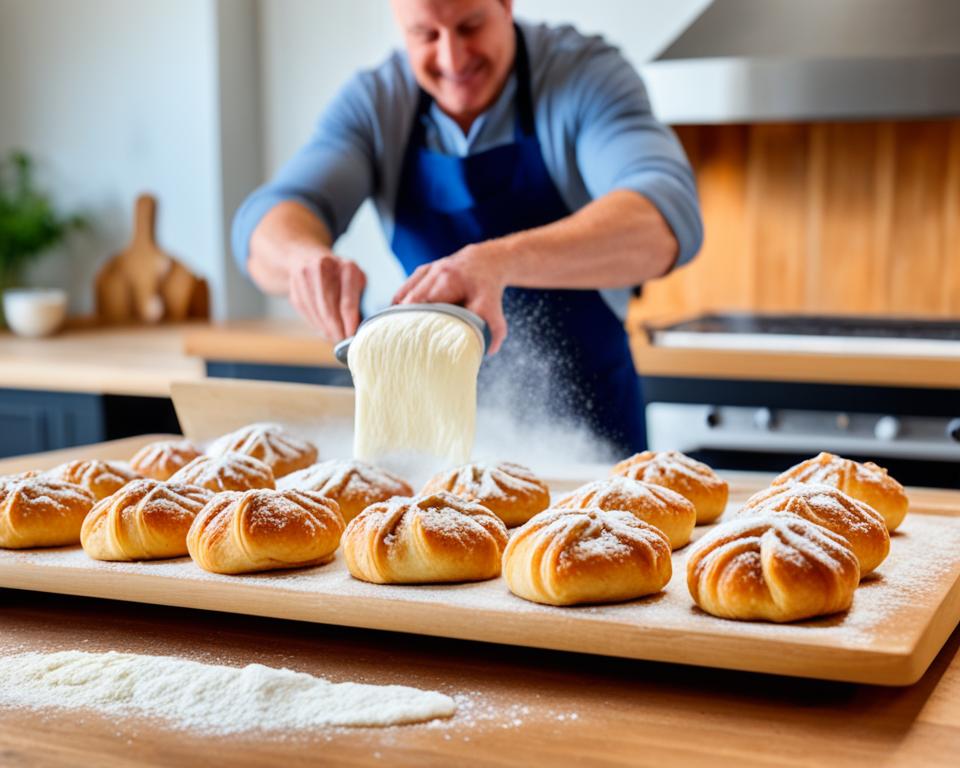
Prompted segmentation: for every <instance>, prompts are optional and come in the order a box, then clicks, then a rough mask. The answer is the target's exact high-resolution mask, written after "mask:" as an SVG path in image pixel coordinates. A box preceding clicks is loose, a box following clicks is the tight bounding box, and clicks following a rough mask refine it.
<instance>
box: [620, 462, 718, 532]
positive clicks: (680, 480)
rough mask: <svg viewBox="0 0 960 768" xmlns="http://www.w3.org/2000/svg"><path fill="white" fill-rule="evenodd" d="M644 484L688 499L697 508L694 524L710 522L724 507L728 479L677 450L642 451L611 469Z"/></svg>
mask: <svg viewBox="0 0 960 768" xmlns="http://www.w3.org/2000/svg"><path fill="white" fill-rule="evenodd" d="M610 474H611V475H622V476H623V477H630V478H633V479H634V480H642V481H643V482H645V483H653V484H654V485H662V486H663V487H664V488H669V489H670V490H671V491H676V492H677V493H679V494H680V495H681V496H683V497H684V498H685V499H688V500H689V501H690V502H691V503H692V504H693V506H694V507H696V510H697V524H698V525H703V524H704V523H712V522H713V521H714V520H716V519H717V518H718V517H720V515H722V514H723V510H724V509H726V506H727V496H728V495H729V492H730V489H729V487H728V486H727V481H726V480H724V479H723V478H721V477H720V476H719V475H718V474H717V473H716V472H714V471H713V470H712V469H710V467H708V466H707V465H706V464H703V463H702V462H699V461H696V460H694V459H691V458H690V457H689V456H686V455H684V454H682V453H680V452H679V451H644V452H643V453H637V454H634V455H633V456H631V457H630V458H629V459H624V460H623V461H621V462H620V463H619V464H617V465H615V466H614V467H613V469H612V470H611V471H610Z"/></svg>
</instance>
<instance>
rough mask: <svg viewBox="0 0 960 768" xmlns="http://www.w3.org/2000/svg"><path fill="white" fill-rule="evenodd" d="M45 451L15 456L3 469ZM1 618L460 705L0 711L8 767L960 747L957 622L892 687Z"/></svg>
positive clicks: (845, 761) (116, 449)
mask: <svg viewBox="0 0 960 768" xmlns="http://www.w3.org/2000/svg"><path fill="white" fill-rule="evenodd" d="M141 440H142V438H127V439H124V440H118V441H114V442H112V443H109V444H105V446H104V448H103V452H102V455H103V457H104V458H113V457H122V456H126V455H129V453H130V452H131V450H132V448H133V446H134V444H135V443H136V442H138V441H141ZM77 450H78V449H67V450H65V451H61V452H58V454H56V455H53V454H51V455H48V456H47V457H46V458H48V459H53V458H56V459H57V460H59V459H61V458H63V459H66V458H69V454H70V453H71V452H74V451H77ZM33 461H34V460H33V459H31V457H19V458H16V459H8V460H4V461H3V462H0V474H3V473H7V472H12V471H18V470H19V469H22V468H24V467H26V466H28V465H29V466H32V465H33ZM741 474H743V477H742V478H741V479H749V478H748V476H747V475H746V474H745V473H741ZM758 477H759V476H758ZM910 495H911V500H912V502H913V507H914V508H920V507H931V508H933V507H946V506H949V507H951V508H957V507H958V506H960V492H958V491H953V490H945V489H910ZM0 615H2V616H3V632H2V633H0V654H8V653H17V652H23V651H27V650H30V651H44V652H50V651H63V650H85V651H94V652H102V651H108V650H117V651H121V652H131V653H145V654H166V655H176V656H181V657H185V658H189V659H194V660H197V661H204V662H208V663H220V664H228V665H232V666H241V665H245V664H250V663H261V664H266V665H270V666H273V667H288V668H291V669H294V670H297V671H303V672H309V673H311V674H314V675H318V676H321V677H324V678H327V679H330V680H333V681H335V682H344V681H354V682H363V683H374V684H398V685H412V686H416V687H420V688H424V689H430V690H439V691H442V692H444V693H447V694H448V695H452V696H455V697H458V699H459V701H460V709H459V712H458V714H457V715H456V716H455V717H454V718H453V719H452V720H450V721H442V722H435V723H432V724H422V725H413V726H402V727H394V728H387V729H374V728H356V729H343V728H319V729H317V730H315V731H313V732H311V733H306V734H296V735H294V734H285V735H277V736H262V735H261V736H254V735H251V734H246V735H239V736H231V737H222V736H203V735H199V734H196V733H191V732H179V731H173V730H169V729H165V728H164V727H163V726H162V724H160V723H157V722H155V721H148V720H144V719H133V720H115V719H105V718H102V717H100V716H98V715H96V714H93V713H83V714H82V715H78V714H77V713H71V712H63V713H59V712H43V713H42V714H37V713H31V712H26V711H19V710H7V709H3V708H2V707H0V764H3V765H7V764H10V765H40V766H73V765H80V764H83V765H110V766H142V765H163V766H208V765H210V766H212V765H234V766H238V767H241V768H242V767H244V766H251V767H252V766H260V765H290V766H301V765H302V766H307V765H316V764H318V763H322V764H331V765H352V766H376V765H390V766H394V765H397V766H404V765H418V766H432V765H436V766H450V765H465V764H470V765H498V766H512V765H518V766H529V765H542V764H550V765H570V764H578V765H638V764H642V765H710V766H726V765H730V766H737V767H738V768H740V767H742V766H760V765H782V766H805V765H816V766H820V765H830V766H861V765H865V764H878V765H881V764H882V765H894V766H896V765H902V766H911V767H912V766H916V765H923V766H938V765H943V766H952V765H954V764H955V761H956V754H957V753H958V750H960V629H958V630H956V631H955V632H954V633H953V635H952V636H951V637H950V639H949V640H948V641H947V643H946V645H945V646H944V648H943V649H942V650H941V652H940V653H939V655H938V656H937V658H936V659H935V661H934V662H933V664H932V665H931V667H930V668H929V670H928V671H927V673H926V674H925V675H924V676H923V678H921V680H920V681H919V682H918V683H916V684H915V685H913V686H910V687H906V688H886V687H875V686H866V685H854V684H847V683H832V682H824V681H815V680H805V679H798V678H787V677H779V676H772V675H758V674H751V673H742V672H729V671H722V670H714V669H708V668H695V667H687V666H682V665H674V664H660V663H653V662H634V661H629V660H623V659H614V658H605V657H598V656H587V655H582V654H575V653H561V652H554V651H543V650H535V649H526V648H518V647H508V646H500V645H491V644H484V643H476V642H467V641H456V640H444V639H439V638H432V637H421V636H412V635H403V634H396V633H388V632H377V631H368V630H357V629H349V628H343V627H333V626H326V625H317V624H308V623H300V622H294V621H280V620H273V619H262V618H257V617H251V616H242V615H232V614H224V613H214V612H205V611H191V610H186V609H175V608H167V607H163V606H157V605H139V604H131V603H122V602H111V601H105V600H93V599H88V598H76V597H64V596H58V595H47V594H42V593H33V592H22V591H18V590H9V589H8V590H3V589H0Z"/></svg>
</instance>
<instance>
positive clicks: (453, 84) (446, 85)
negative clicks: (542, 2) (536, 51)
mask: <svg viewBox="0 0 960 768" xmlns="http://www.w3.org/2000/svg"><path fill="white" fill-rule="evenodd" d="M392 4H393V11H394V15H395V16H396V19H397V23H398V24H399V25H400V29H401V31H402V32H403V36H404V40H405V42H406V46H407V53H408V54H409V56H410V64H411V66H412V67H413V72H414V75H415V76H416V78H417V82H418V83H419V84H420V87H421V88H423V89H424V90H425V91H426V92H427V93H429V94H430V95H431V96H432V97H433V99H434V101H436V102H437V104H438V105H439V106H440V108H441V109H442V110H443V111H444V112H446V113H447V114H448V115H450V116H451V117H452V118H454V120H456V121H457V122H458V123H459V124H460V126H461V127H462V128H464V130H466V128H467V127H469V125H470V124H471V123H472V122H473V120H474V118H476V117H477V115H479V114H480V113H481V112H483V111H484V110H485V109H486V108H487V107H489V106H490V105H491V104H492V103H493V102H494V100H496V98H497V96H498V95H499V93H500V89H501V88H502V87H503V83H504V81H505V80H506V79H507V75H508V74H509V72H510V67H511V66H512V64H513V56H514V52H515V48H516V43H515V40H514V33H513V0H392Z"/></svg>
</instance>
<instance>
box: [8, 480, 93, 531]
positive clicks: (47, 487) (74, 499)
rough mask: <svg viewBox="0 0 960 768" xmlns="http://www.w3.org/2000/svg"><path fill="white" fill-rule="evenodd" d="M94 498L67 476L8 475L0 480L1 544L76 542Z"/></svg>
mask: <svg viewBox="0 0 960 768" xmlns="http://www.w3.org/2000/svg"><path fill="white" fill-rule="evenodd" d="M25 474H26V473H25ZM95 502H96V499H95V498H94V497H93V494H92V493H90V491H88V490H87V489H86V488H81V487H80V486H79V485H76V484H74V483H68V482H66V481H64V480H58V479H56V478H52V477H46V476H44V475H36V476H31V477H17V476H13V477H7V478H5V479H3V480H2V481H0V547H2V548H4V549H26V548H28V547H59V546H63V545H64V544H76V543H77V542H78V541H80V526H81V525H83V518H84V517H85V516H86V514H87V512H89V511H90V508H91V507H92V506H93V505H94V503H95Z"/></svg>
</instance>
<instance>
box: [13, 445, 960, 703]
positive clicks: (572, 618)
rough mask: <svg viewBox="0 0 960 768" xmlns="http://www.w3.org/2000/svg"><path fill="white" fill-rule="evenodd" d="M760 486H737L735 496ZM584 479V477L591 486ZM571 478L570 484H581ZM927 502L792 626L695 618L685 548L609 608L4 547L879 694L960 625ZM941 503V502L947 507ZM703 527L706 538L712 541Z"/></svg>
mask: <svg viewBox="0 0 960 768" xmlns="http://www.w3.org/2000/svg"><path fill="white" fill-rule="evenodd" d="M155 437H156V436H144V437H141V438H134V439H128V440H124V441H115V442H113V443H104V444H101V445H93V446H88V447H85V448H77V449H71V450H70V451H59V452H56V453H53V454H39V455H36V456H33V457H23V458H22V459H18V460H8V461H6V462H0V474H5V473H8V472H11V471H19V470H20V469H24V468H29V467H33V468H37V469H44V468H47V467H50V466H53V465H54V464H56V463H57V462H59V461H63V460H65V459H66V458H80V457H88V458H93V457H103V458H105V457H121V456H123V455H124V454H128V455H129V454H130V453H132V452H134V451H135V450H136V449H137V447H139V445H142V444H143V443H145V442H147V441H149V440H151V439H154V438H155ZM764 477H765V476H758V475H747V474H738V475H736V476H734V480H735V483H734V487H735V488H736V493H735V499H734V503H735V502H736V501H739V500H741V499H742V497H743V494H745V493H748V492H749V491H750V490H752V489H755V488H757V487H760V485H762V484H763V482H764ZM586 479H589V478H577V479H576V480H577V481H578V482H579V481H582V480H586ZM572 481H573V478H570V479H569V481H568V483H564V485H568V484H569V482H572ZM913 495H914V496H916V497H917V498H918V499H919V500H920V503H919V504H918V505H916V508H914V509H913V510H912V511H911V514H909V515H908V516H907V519H906V521H905V523H904V524H903V526H902V527H901V530H900V531H898V532H897V533H896V534H895V535H894V536H893V540H892V547H891V552H890V556H889V558H888V559H887V560H886V561H885V562H884V563H883V565H882V566H881V567H880V569H879V571H878V573H877V574H876V575H875V576H873V577H871V578H870V579H869V580H866V581H865V582H864V583H863V584H862V585H861V586H860V588H859V590H858V591H857V595H856V598H855V600H854V604H853V607H852V608H851V610H850V611H849V612H847V613H846V614H840V615H837V616H831V617H826V618H823V619H820V620H816V621H809V622H802V623H796V624H789V625H775V624H767V623H759V622H757V623H747V622H734V621H726V620H723V619H717V618H714V617H712V616H709V615H707V614H705V613H703V612H702V611H700V610H699V609H697V608H696V607H695V606H694V605H693V603H692V601H691V599H690V597H689V594H688V592H687V589H686V584H685V579H684V574H685V568H684V565H685V559H686V554H685V550H684V549H681V550H680V551H678V552H676V553H674V560H673V567H674V576H673V579H672V581H671V582H670V583H669V585H668V586H667V588H666V589H665V590H664V591H663V592H662V593H660V594H658V595H654V596H652V597H648V598H645V599H642V600H636V601H632V602H629V603H623V604H618V605H607V606H582V607H577V608H553V607H548V606H541V605H536V604H534V603H529V602H527V601H525V600H521V599H520V598H518V597H515V596H514V595H512V594H510V592H509V591H508V590H507V587H506V584H505V583H504V582H503V581H502V580H501V579H495V580H492V581H486V582H480V583H475V584H462V585H428V586H383V585H375V584H367V583H364V582H360V581H357V580H355V579H353V578H352V577H351V576H350V575H349V573H348V572H347V569H346V567H345V565H344V562H343V559H342V557H338V558H337V559H336V560H335V561H334V562H333V563H331V564H329V565H326V566H321V567H317V568H309V569H300V570H291V571H285V572H275V573H269V574H261V575H249V576H218V575H214V574H209V573H206V572H205V571H202V570H200V569H199V568H197V567H196V566H195V565H194V564H193V563H192V562H191V561H190V560H189V559H188V558H180V559H176V560H165V561H159V562H152V563H101V562H97V561H94V560H91V559H89V558H88V557H87V556H86V555H85V554H84V552H83V550H82V549H81V548H80V547H64V548H56V549H38V550H27V551H0V586H2V587H9V588H14V589H27V590H37V591H44V592H55V593H61V594H69V595H83V596H88V597H99V598H108V599H115V600H127V601H134V602H140V603H152V604H158V605H173V606H180V607H186V608H199V609H204V610H214V611H229V612H234V613H244V614H251V615H257V616H269V617H275V618H283V619H295V620H300V621H312V622H319V623H326V624H338V625H343V626H351V627H364V628H370V629H384V630H392V631H398V632H411V633H416V634H423V635H436V636H440V637H452V638H461V639H468V640H479V641H487V642H494V643H506V644H511V645H521V646H529V647H536V648H549V649H557V650H567V651H578V652H582V653H594V654H602V655H609V656H619V657H625V658H634V659H645V660H651V661H665V662H676V663H683V664H693V665H699V666H709V667H720V668H727V669H739V670H747V671H751V672H767V673H774V674H781V675H793V676H800V677H814V678H822V679H830V680H843V681H850V682H860V683H873V684H882V685H909V684H912V683H914V682H916V681H917V680H918V679H919V678H920V677H921V676H922V675H923V673H924V671H925V670H926V669H927V667H928V666H929V665H930V663H931V661H932V660H933V658H934V657H935V656H936V654H937V652H938V651H939V650H940V648H941V647H942V646H943V644H944V642H945V641H946V639H947V638H948V637H949V635H950V633H951V632H952V631H953V629H954V627H956V626H957V623H958V620H960V558H958V557H957V555H956V553H957V552H958V551H960V503H958V501H957V499H958V498H960V494H957V493H954V492H949V491H944V492H939V491H929V490H928V491H924V490H922V489H918V490H917V491H915V492H913ZM938 500H939V501H938ZM705 530H706V528H699V529H697V534H696V535H698V536H699V535H703V533H704V532H705Z"/></svg>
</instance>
